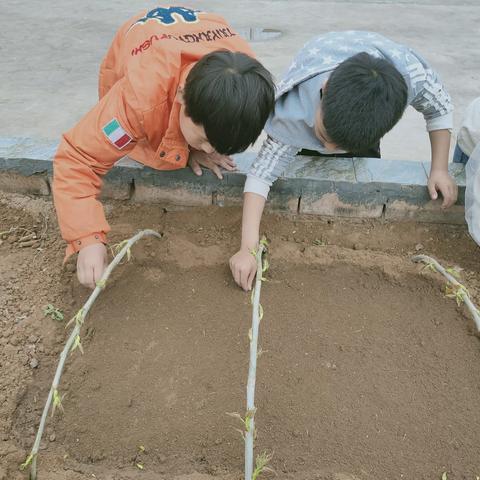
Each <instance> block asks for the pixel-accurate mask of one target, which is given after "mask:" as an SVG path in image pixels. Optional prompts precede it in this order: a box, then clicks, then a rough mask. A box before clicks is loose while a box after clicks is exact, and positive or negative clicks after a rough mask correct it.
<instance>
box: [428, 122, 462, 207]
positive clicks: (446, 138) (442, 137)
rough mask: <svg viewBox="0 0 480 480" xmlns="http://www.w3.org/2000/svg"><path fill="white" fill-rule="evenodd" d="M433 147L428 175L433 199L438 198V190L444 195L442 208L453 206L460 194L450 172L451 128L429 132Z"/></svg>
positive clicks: (429, 188) (429, 189)
mask: <svg viewBox="0 0 480 480" xmlns="http://www.w3.org/2000/svg"><path fill="white" fill-rule="evenodd" d="M429 136H430V145H431V149H432V163H431V167H430V175H429V177H428V184H427V186H428V191H429V193H430V197H431V198H432V200H436V199H437V198H438V193H437V192H438V191H440V192H441V194H442V196H443V203H442V208H448V207H451V206H452V205H453V204H454V203H455V202H456V201H457V196H458V188H457V185H456V183H455V181H454V180H453V179H452V177H451V176H450V174H449V173H448V154H449V152H450V130H447V129H442V130H432V131H430V132H429Z"/></svg>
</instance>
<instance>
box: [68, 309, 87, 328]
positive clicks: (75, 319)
mask: <svg viewBox="0 0 480 480" xmlns="http://www.w3.org/2000/svg"><path fill="white" fill-rule="evenodd" d="M84 313H85V312H84V309H83V308H81V309H80V310H79V311H78V312H77V313H76V314H75V315H74V316H73V317H72V318H71V319H70V320H69V321H68V323H67V324H66V325H65V328H67V327H69V326H70V325H71V324H72V323H73V322H75V325H76V326H77V327H81V326H82V325H83V320H84V318H85V315H84Z"/></svg>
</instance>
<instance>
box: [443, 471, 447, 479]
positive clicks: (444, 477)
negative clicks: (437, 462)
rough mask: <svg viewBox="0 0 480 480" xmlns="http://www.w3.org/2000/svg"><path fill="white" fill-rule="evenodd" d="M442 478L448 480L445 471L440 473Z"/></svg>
mask: <svg viewBox="0 0 480 480" xmlns="http://www.w3.org/2000/svg"><path fill="white" fill-rule="evenodd" d="M442 480H448V476H447V472H443V473H442Z"/></svg>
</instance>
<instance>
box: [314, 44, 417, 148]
mask: <svg viewBox="0 0 480 480" xmlns="http://www.w3.org/2000/svg"><path fill="white" fill-rule="evenodd" d="M407 96H408V88H407V84H406V83H405V80H404V79H403V77H402V75H401V73H400V72H399V71H398V70H397V69H396V68H395V67H394V66H393V65H392V64H391V63H390V62H388V61H387V60H384V59H380V58H375V57H373V56H371V55H369V54H368V53H365V52H362V53H358V54H357V55H354V56H353V57H350V58H348V59H347V60H345V61H344V62H342V63H341V64H340V65H338V67H337V68H335V70H334V71H333V72H332V74H331V75H330V78H329V79H328V83H327V85H326V86H325V87H324V88H323V95H322V102H321V108H319V110H318V111H317V118H316V120H315V130H316V135H317V137H318V138H319V139H320V140H321V141H322V143H324V144H325V146H326V147H327V148H329V149H335V148H340V149H342V150H346V151H347V152H352V153H355V152H357V153H360V152H362V151H365V150H367V149H369V148H371V147H373V146H374V145H376V144H377V143H378V142H379V141H380V139H381V138H382V137H383V135H385V133H387V132H388V131H389V130H390V129H391V128H392V127H393V126H394V125H395V124H396V123H397V122H398V121H399V120H400V118H401V116H402V114H403V112H404V110H405V108H406V106H407Z"/></svg>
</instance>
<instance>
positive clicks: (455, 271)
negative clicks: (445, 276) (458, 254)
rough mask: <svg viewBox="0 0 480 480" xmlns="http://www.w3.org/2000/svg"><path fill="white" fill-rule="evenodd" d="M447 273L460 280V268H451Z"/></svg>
mask: <svg viewBox="0 0 480 480" xmlns="http://www.w3.org/2000/svg"><path fill="white" fill-rule="evenodd" d="M445 271H446V272H447V273H449V274H450V275H452V276H453V277H455V278H460V271H459V270H458V268H455V267H450V268H446V269H445Z"/></svg>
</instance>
